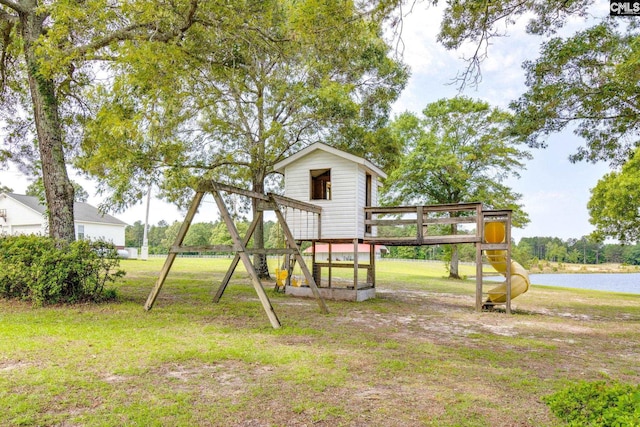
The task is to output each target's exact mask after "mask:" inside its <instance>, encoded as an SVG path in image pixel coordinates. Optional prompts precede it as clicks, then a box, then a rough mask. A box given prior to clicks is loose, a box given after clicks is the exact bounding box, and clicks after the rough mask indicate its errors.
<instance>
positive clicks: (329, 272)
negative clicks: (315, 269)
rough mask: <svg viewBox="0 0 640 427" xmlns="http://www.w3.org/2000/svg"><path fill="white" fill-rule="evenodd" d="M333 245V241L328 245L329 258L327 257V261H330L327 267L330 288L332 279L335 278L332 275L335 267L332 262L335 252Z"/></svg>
mask: <svg viewBox="0 0 640 427" xmlns="http://www.w3.org/2000/svg"><path fill="white" fill-rule="evenodd" d="M332 249H333V248H332V246H331V242H329V243H328V245H327V254H328V257H329V259H327V261H328V262H329V268H328V269H327V270H328V272H327V287H328V288H330V287H331V281H332V280H333V277H332V272H333V267H332V263H333V252H332Z"/></svg>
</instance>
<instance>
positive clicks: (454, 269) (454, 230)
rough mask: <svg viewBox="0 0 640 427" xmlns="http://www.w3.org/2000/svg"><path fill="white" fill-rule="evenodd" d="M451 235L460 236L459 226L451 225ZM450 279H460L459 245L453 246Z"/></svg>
mask: <svg viewBox="0 0 640 427" xmlns="http://www.w3.org/2000/svg"><path fill="white" fill-rule="evenodd" d="M451 234H452V235H456V234H458V226H457V225H456V224H451ZM449 279H460V273H459V270H458V245H451V261H450V262H449Z"/></svg>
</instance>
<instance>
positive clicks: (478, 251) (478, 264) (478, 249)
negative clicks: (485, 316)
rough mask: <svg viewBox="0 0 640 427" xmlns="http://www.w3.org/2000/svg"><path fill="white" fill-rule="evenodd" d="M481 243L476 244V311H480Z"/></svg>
mask: <svg viewBox="0 0 640 427" xmlns="http://www.w3.org/2000/svg"><path fill="white" fill-rule="evenodd" d="M483 274H484V272H483V268H482V242H478V243H476V311H482V304H483V302H482V282H483V280H484V278H483Z"/></svg>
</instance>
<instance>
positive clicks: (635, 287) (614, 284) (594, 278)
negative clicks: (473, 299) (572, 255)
mask: <svg viewBox="0 0 640 427" xmlns="http://www.w3.org/2000/svg"><path fill="white" fill-rule="evenodd" d="M487 279H489V278H487ZM529 279H530V280H531V283H532V284H534V285H547V286H561V287H564V288H576V289H591V290H596V291H610V292H624V293H632V294H640V273H589V274H579V273H576V274H561V273H553V274H529ZM491 280H496V281H503V280H504V279H503V278H502V277H499V276H495V277H492V278H491Z"/></svg>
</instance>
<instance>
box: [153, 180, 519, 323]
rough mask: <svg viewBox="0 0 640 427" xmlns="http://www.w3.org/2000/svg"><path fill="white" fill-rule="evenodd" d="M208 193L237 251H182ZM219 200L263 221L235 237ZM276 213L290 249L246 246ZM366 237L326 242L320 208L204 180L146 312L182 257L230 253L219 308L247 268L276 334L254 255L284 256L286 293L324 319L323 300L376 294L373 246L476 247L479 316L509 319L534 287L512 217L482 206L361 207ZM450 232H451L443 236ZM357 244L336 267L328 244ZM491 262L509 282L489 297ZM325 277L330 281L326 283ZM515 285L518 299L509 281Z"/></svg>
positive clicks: (274, 317) (204, 248)
mask: <svg viewBox="0 0 640 427" xmlns="http://www.w3.org/2000/svg"><path fill="white" fill-rule="evenodd" d="M207 193H210V194H212V195H213V198H214V200H215V202H216V204H217V206H218V209H219V212H220V216H221V218H222V219H223V220H224V222H225V224H226V226H227V228H228V230H229V233H230V235H231V238H232V241H233V245H229V246H221V245H205V246H183V245H182V242H183V240H184V237H185V236H186V234H187V231H188V230H189V227H190V225H191V222H192V220H193V218H194V216H195V214H196V212H197V210H198V207H199V206H200V203H201V201H202V199H203V197H204V195H205V194H207ZM222 193H227V194H234V195H237V196H243V197H248V198H250V199H251V201H252V203H253V204H254V205H255V206H257V207H258V209H257V211H258V215H256V216H255V217H254V218H253V221H252V222H251V224H250V226H249V229H248V231H247V233H246V235H245V236H241V235H240V233H239V232H238V230H237V228H236V226H235V224H234V221H233V219H232V217H231V215H230V213H229V210H228V209H227V206H226V204H225V201H224V198H223V195H222ZM264 211H273V212H274V213H275V216H276V218H277V220H278V224H279V225H280V227H281V228H282V231H283V235H284V240H285V245H284V246H285V247H284V248H278V249H264V248H252V247H249V246H248V244H249V242H250V240H251V237H252V236H253V233H254V232H255V229H256V227H257V224H258V223H259V222H260V221H263V212H264ZM288 217H291V218H295V221H296V222H297V223H299V224H302V223H305V224H307V229H306V230H304V237H299V236H298V237H296V236H294V233H293V232H292V230H291V228H290V227H289V221H288ZM363 218H364V221H365V224H364V226H365V228H364V229H365V230H366V234H365V236H364V237H363V238H356V239H344V238H340V239H323V238H322V208H320V207H318V206H316V205H314V204H312V203H306V202H301V201H299V200H295V199H291V198H287V197H283V196H279V195H275V194H272V193H270V194H262V193H257V192H253V191H248V190H245V189H241V188H237V187H232V186H229V185H225V184H221V183H217V182H214V181H211V180H207V181H203V182H201V184H200V185H199V187H198V189H197V191H196V194H195V196H194V199H193V201H192V202H191V205H190V207H189V210H188V212H187V214H186V217H185V220H184V222H183V223H182V226H181V227H180V230H179V232H178V235H177V236H176V240H175V242H174V244H173V245H172V246H171V248H170V250H169V254H168V256H167V258H166V260H165V263H164V265H163V267H162V270H161V272H160V274H159V277H158V280H157V281H156V284H155V286H154V288H153V289H152V291H151V293H150V294H149V297H148V298H147V302H146V303H145V309H146V310H150V309H151V308H152V307H153V304H154V302H155V300H156V298H157V296H158V294H159V292H160V290H161V288H162V286H163V284H164V282H165V279H166V277H167V275H168V274H169V271H170V270H171V266H172V265H173V262H174V260H175V258H176V256H177V254H180V253H184V252H229V253H234V254H235V256H234V259H233V261H232V263H231V265H230V267H229V269H228V271H227V273H226V275H225V277H224V279H223V281H222V283H221V284H220V287H219V288H218V291H217V293H216V295H215V298H214V302H217V301H219V300H220V298H221V297H222V295H223V293H224V291H225V289H226V287H227V285H228V284H229V281H230V279H231V276H232V274H233V272H234V271H235V269H236V267H237V265H238V264H239V262H240V261H242V263H243V265H244V267H245V269H246V271H247V273H248V274H249V276H250V278H251V282H252V284H253V286H254V289H255V291H256V293H257V295H258V297H259V299H260V302H261V304H262V306H263V308H264V310H265V312H266V313H267V316H268V317H269V320H270V322H271V324H272V326H273V327H274V328H278V327H280V321H279V319H278V317H277V315H276V313H275V311H274V309H273V307H272V306H271V303H270V301H269V298H268V296H267V294H266V293H265V291H264V287H263V284H262V282H261V280H260V278H259V276H258V274H257V272H256V270H255V268H254V266H253V263H252V262H251V259H250V256H251V255H254V254H265V255H280V256H284V257H285V261H284V262H283V268H284V269H285V270H286V271H287V275H286V276H287V277H286V279H285V281H286V283H285V284H284V286H285V288H286V290H287V291H288V292H289V293H291V294H293V295H308V296H313V297H314V298H316V300H317V301H318V305H319V307H320V309H321V311H323V312H325V313H326V312H328V309H327V306H326V304H325V302H324V299H325V298H336V299H350V300H354V301H358V300H362V299H366V298H367V297H370V295H371V293H372V292H373V294H374V295H375V285H376V279H375V247H376V245H387V246H393V245H395V246H423V245H445V244H463V243H471V244H474V245H475V247H476V298H475V308H476V310H477V311H481V310H482V309H483V308H486V307H493V306H495V305H499V304H504V305H505V307H506V312H507V313H511V300H512V299H513V298H514V297H515V296H517V294H519V293H522V292H525V291H526V290H527V288H528V286H529V281H528V276H527V275H526V271H525V270H524V269H523V268H522V267H521V266H520V265H519V264H517V263H514V262H512V260H511V211H510V210H484V209H483V207H482V204H481V203H459V204H446V205H430V206H401V207H370V206H367V207H365V208H364V216H363ZM401 227H415V233H414V234H413V235H411V236H408V237H406V236H403V237H389V236H390V235H391V234H392V233H385V232H384V230H385V229H391V230H393V229H396V230H397V229H399V228H401ZM446 230H448V231H449V233H448V234H447V233H445V231H446ZM303 242H309V243H310V244H311V248H312V255H311V266H312V268H311V269H309V267H308V266H307V263H306V261H305V257H304V256H303V253H302V251H301V244H302V243H303ZM319 243H325V244H328V245H329V256H328V257H327V259H326V260H324V261H320V260H319V259H317V257H316V254H317V252H316V247H317V245H318V244H319ZM341 243H352V244H353V245H354V254H353V260H350V261H347V262H345V261H335V260H333V259H332V256H331V245H334V244H341ZM360 244H366V245H368V246H369V248H370V251H369V256H368V257H367V259H366V260H361V259H359V256H358V248H359V245H360ZM485 259H486V260H487V261H488V262H489V263H491V264H492V265H493V266H494V268H495V269H496V270H497V271H498V272H499V273H501V274H503V275H504V276H505V282H504V283H503V284H499V285H498V286H495V285H496V283H495V282H491V285H492V286H493V288H492V289H490V290H489V291H487V292H485V291H484V286H485V285H487V284H488V283H485V281H484V280H483V277H484V276H483V275H484V271H483V261H484V260H485ZM294 265H297V266H298V267H297V268H299V269H300V272H301V274H302V276H303V280H299V281H298V284H301V283H303V284H304V285H303V286H293V285H292V272H293V268H294ZM336 268H339V269H345V268H346V269H352V270H353V280H352V281H351V280H349V281H348V283H347V284H346V285H344V284H343V285H342V286H338V285H337V284H336V283H335V281H334V280H332V279H333V277H332V273H333V270H334V269H336ZM361 269H365V270H366V274H365V275H364V280H362V277H363V276H360V275H359V273H358V272H359V270H361ZM323 270H326V277H327V279H326V280H324V279H323V274H324V272H323ZM514 280H515V282H516V284H517V289H516V292H514V289H513V287H512V281H514Z"/></svg>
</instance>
